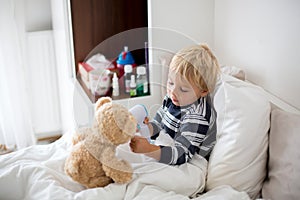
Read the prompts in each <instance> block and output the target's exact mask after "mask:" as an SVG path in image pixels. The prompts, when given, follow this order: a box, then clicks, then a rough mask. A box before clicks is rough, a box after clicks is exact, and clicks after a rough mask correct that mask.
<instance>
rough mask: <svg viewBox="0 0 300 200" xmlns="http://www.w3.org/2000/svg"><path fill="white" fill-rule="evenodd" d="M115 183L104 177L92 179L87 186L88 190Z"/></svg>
mask: <svg viewBox="0 0 300 200" xmlns="http://www.w3.org/2000/svg"><path fill="white" fill-rule="evenodd" d="M110 183H113V180H112V179H111V178H110V177H107V176H102V177H92V178H90V179H89V181H88V182H87V183H86V184H85V186H86V187H87V188H95V187H105V186H107V185H108V184H110Z"/></svg>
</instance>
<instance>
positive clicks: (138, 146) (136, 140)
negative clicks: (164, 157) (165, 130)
mask: <svg viewBox="0 0 300 200" xmlns="http://www.w3.org/2000/svg"><path fill="white" fill-rule="evenodd" d="M129 145H130V148H131V151H132V152H134V153H143V154H145V155H147V156H150V157H152V158H154V159H156V160H159V159H160V154H161V150H160V147H159V146H156V145H153V144H150V143H149V142H148V140H147V139H146V138H144V137H141V136H134V137H133V138H132V139H131V141H130V144H129Z"/></svg>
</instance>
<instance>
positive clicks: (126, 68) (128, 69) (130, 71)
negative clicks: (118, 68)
mask: <svg viewBox="0 0 300 200" xmlns="http://www.w3.org/2000/svg"><path fill="white" fill-rule="evenodd" d="M124 72H125V73H132V65H125V66H124Z"/></svg>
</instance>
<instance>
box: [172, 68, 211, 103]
mask: <svg viewBox="0 0 300 200" xmlns="http://www.w3.org/2000/svg"><path fill="white" fill-rule="evenodd" d="M167 93H168V95H169V97H170V98H171V99H172V102H173V104H175V105H176V106H186V105H189V104H192V103H194V102H195V101H196V100H198V99H199V98H200V97H203V96H206V95H207V93H208V92H207V91H203V90H202V89H200V88H199V87H196V86H195V85H192V84H190V83H189V81H188V80H185V79H184V78H183V77H182V76H180V75H178V74H176V73H175V72H174V71H173V70H172V69H170V70H169V76H168V83H167Z"/></svg>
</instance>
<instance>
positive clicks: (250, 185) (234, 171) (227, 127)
mask: <svg viewBox="0 0 300 200" xmlns="http://www.w3.org/2000/svg"><path fill="white" fill-rule="evenodd" d="M221 79H222V83H221V85H219V87H218V89H217V91H216V93H215V97H214V104H215V108H216V111H217V114H218V116H217V128H218V133H217V143H216V145H215V147H214V150H213V151H212V154H211V156H210V160H209V164H208V174H207V185H206V190H211V189H213V188H215V187H217V186H221V185H230V186H231V187H233V188H235V189H236V190H238V191H246V192H247V193H248V195H249V196H250V197H251V198H255V197H256V196H257V195H258V194H259V192H260V190H261V187H262V183H263V180H264V178H265V175H266V161H267V148H268V130H269V125H270V122H269V116H270V103H269V101H268V100H267V99H266V97H265V96H264V93H263V91H262V89H261V88H260V87H258V86H255V85H253V84H251V83H248V82H244V81H240V80H238V79H235V78H233V77H230V76H228V75H223V76H222V78H221Z"/></svg>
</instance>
